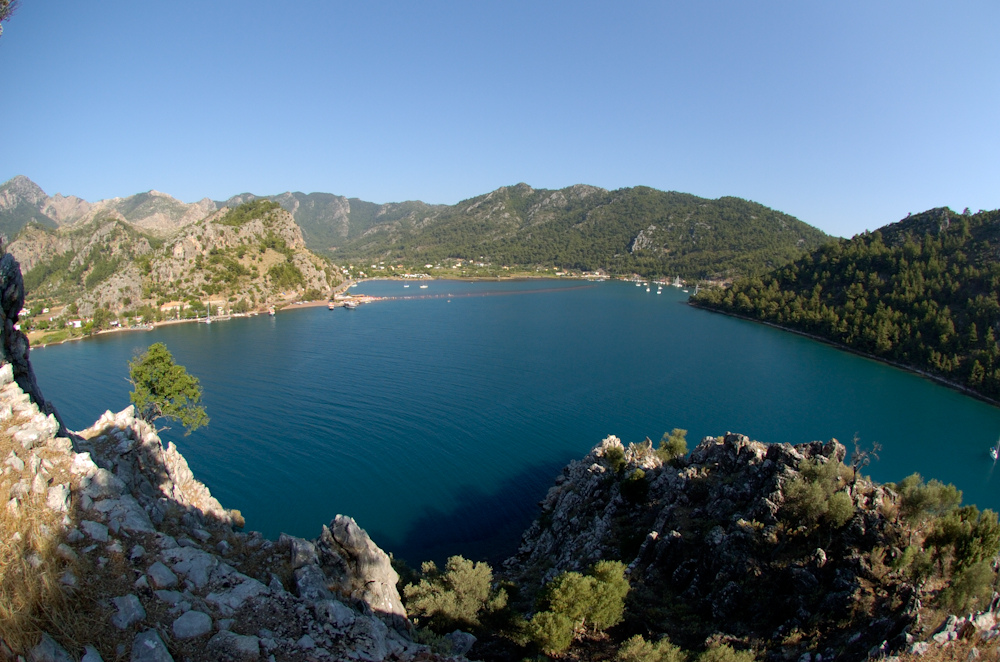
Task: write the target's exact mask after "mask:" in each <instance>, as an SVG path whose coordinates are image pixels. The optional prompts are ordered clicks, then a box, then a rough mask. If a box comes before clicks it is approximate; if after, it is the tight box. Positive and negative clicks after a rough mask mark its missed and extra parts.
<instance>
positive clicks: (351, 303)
mask: <svg viewBox="0 0 1000 662" xmlns="http://www.w3.org/2000/svg"><path fill="white" fill-rule="evenodd" d="M357 307H358V302H357V301H345V302H344V308H347V309H348V310H354V309H355V308H357Z"/></svg>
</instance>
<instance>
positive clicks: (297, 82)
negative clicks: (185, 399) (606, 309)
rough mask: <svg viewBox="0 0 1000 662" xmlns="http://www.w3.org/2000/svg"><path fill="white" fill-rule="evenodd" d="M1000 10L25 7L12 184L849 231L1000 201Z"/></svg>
mask: <svg viewBox="0 0 1000 662" xmlns="http://www.w3.org/2000/svg"><path fill="white" fill-rule="evenodd" d="M998 27H1000V3H998V2H996V0H982V1H978V0H963V1H961V2H943V1H942V2H933V3H932V2H921V1H919V0H916V1H909V2H890V1H885V2H882V1H879V2H872V1H871V0H865V1H862V2H855V1H853V0H838V1H837V2H802V1H794V2H792V1H788V2H777V1H775V2H768V1H766V0H761V1H748V0H733V1H713V0H689V1H686V2H664V1H660V2H628V3H620V2H600V3H598V2H585V1H583V2H581V1H578V2H556V1H552V2H537V1H533V2H514V1H510V0H508V1H506V2H457V1H447V2H435V1H433V0H431V1H426V0H425V1H422V2H378V1H372V2H334V1H329V0H318V1H301V2H295V1H293V2H289V3H275V2H257V1H254V0H243V1H241V2H230V1H229V0H210V1H207V2H205V1H199V2H191V1H186V0H179V1H174V2H163V1H154V0H142V1H139V2H137V1H135V0H109V1H106V2H104V1H102V2H81V1H80V0H22V6H21V8H20V10H19V11H18V13H17V14H16V15H15V16H14V18H13V19H12V20H11V21H10V22H9V23H6V24H5V26H4V33H3V36H2V37H0V70H2V71H3V75H2V78H0V81H2V83H0V84H2V87H0V90H2V92H0V126H2V127H3V130H2V132H0V181H4V180H6V179H8V178H10V177H13V176H14V175H17V174H24V175H27V176H28V177H30V178H31V179H33V180H34V181H35V182H37V183H38V184H39V185H40V186H41V187H42V188H43V189H45V191H46V192H47V193H49V194H54V193H56V192H60V193H63V194H66V195H70V194H72V195H78V196H80V197H83V198H85V199H88V200H97V199H101V198H108V197H114V196H126V195H131V194H133V193H138V192H140V191H146V190H149V189H157V190H160V191H164V192H166V193H169V194H171V195H173V196H175V197H177V198H180V199H182V200H184V201H188V202H190V201H193V200H196V199H200V198H202V197H210V198H213V199H224V198H227V197H229V196H231V195H234V194H236V193H240V192H244V191H251V192H254V193H258V194H269V193H279V192H282V191H286V190H293V191H295V190H298V191H304V192H307V193H308V192H313V191H324V192H329V193H336V194H340V195H346V196H349V197H359V198H363V199H365V200H370V201H373V202H393V201H401V200H409V199H420V200H424V201H426V202H432V203H455V202H458V201H459V200H462V199H465V198H468V197H472V196H474V195H478V194H480V193H485V192H487V191H490V190H492V189H495V188H497V187H499V186H503V185H507V184H515V183H517V182H522V181H523V182H527V183H528V184H530V185H532V186H534V187H536V188H558V187H563V186H568V185H571V184H576V183H587V184H593V185H597V186H602V187H605V188H619V187H624V186H636V185H647V186H653V187H655V188H659V189H663V190H675V191H684V192H689V193H694V194H696V195H700V196H705V197H713V198H714V197H718V196H723V195H736V196H740V197H743V198H749V199H751V200H755V201H758V202H761V203H763V204H765V205H768V206H771V207H774V208H776V209H779V210H781V211H784V212H787V213H789V214H793V215H795V216H797V217H799V218H801V219H802V220H804V221H806V222H808V223H811V224H813V225H815V226H817V227H820V228H822V229H823V230H826V231H827V232H830V233H832V234H838V235H842V236H850V235H852V234H855V233H857V232H861V231H863V230H865V229H874V228H876V227H879V226H881V225H884V224H886V223H889V222H892V221H895V220H898V219H900V218H902V217H903V216H905V215H906V214H907V212H918V211H923V210H925V209H928V208H930V207H936V206H942V205H949V206H951V207H952V208H955V209H958V210H961V209H962V208H964V207H966V206H968V207H971V208H972V210H973V211H975V210H977V209H980V208H983V209H994V208H997V207H1000V46H998V42H997V39H996V35H997V30H998Z"/></svg>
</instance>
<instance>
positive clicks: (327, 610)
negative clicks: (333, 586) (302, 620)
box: [313, 600, 357, 628]
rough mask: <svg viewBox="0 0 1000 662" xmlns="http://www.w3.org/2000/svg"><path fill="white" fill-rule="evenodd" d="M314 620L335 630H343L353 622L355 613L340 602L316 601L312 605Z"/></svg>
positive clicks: (355, 616)
mask: <svg viewBox="0 0 1000 662" xmlns="http://www.w3.org/2000/svg"><path fill="white" fill-rule="evenodd" d="M313 611H315V612H316V618H317V619H318V620H320V621H324V622H326V623H329V624H330V625H332V626H334V627H336V628H345V627H347V626H349V625H350V624H351V623H353V622H354V619H355V618H357V613H355V611H354V610H353V609H351V608H350V607H348V606H347V605H345V604H344V603H343V602H341V601H340V600H318V601H317V602H316V603H315V604H314V605H313Z"/></svg>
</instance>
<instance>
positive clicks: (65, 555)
mask: <svg viewBox="0 0 1000 662" xmlns="http://www.w3.org/2000/svg"><path fill="white" fill-rule="evenodd" d="M56 556H58V557H59V558H61V559H62V560H63V561H68V562H70V563H73V562H74V561H77V560H78V559H79V558H80V557H79V556H77V553H76V552H74V551H73V548H72V547H70V546H69V545H67V544H66V543H60V544H59V546H58V547H56Z"/></svg>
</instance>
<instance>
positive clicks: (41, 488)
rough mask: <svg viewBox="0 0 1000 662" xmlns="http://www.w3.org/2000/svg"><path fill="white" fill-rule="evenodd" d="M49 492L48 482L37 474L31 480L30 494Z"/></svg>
mask: <svg viewBox="0 0 1000 662" xmlns="http://www.w3.org/2000/svg"><path fill="white" fill-rule="evenodd" d="M48 491H49V481H47V480H46V479H45V476H43V475H42V474H40V473H38V474H35V477H34V478H33V479H32V480H31V492H32V494H46V493H48Z"/></svg>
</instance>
